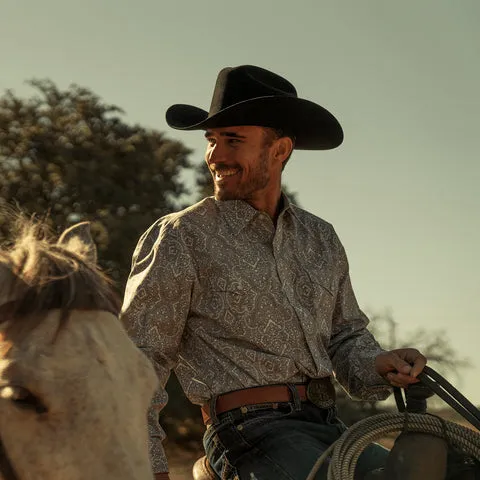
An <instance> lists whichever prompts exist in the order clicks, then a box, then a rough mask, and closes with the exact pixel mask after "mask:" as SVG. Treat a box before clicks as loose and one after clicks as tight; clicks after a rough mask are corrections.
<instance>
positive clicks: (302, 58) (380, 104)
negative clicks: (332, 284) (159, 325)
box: [0, 0, 480, 404]
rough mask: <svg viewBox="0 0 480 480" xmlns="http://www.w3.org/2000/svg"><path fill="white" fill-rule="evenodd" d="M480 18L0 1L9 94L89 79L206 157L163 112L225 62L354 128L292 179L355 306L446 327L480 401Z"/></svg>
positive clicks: (394, 5) (449, 4)
mask: <svg viewBox="0 0 480 480" xmlns="http://www.w3.org/2000/svg"><path fill="white" fill-rule="evenodd" d="M479 22H480V2H478V0H458V1H455V2H453V1H451V0H403V1H402V2H398V1H392V0H363V1H358V0H336V1H333V0H330V1H326V0H311V1H310V0H296V1H295V2H294V1H286V0H275V1H273V0H272V1H270V0H255V1H252V0H244V1H243V2H225V1H219V0H204V1H203V2H198V1H194V0H190V1H186V0H162V1H158V0H135V1H133V0H130V1H127V0H104V1H102V2H98V1H97V0H95V1H93V0H82V1H79V0H43V1H42V2H38V1H37V0H0V59H1V69H0V92H3V91H4V90H5V89H7V88H11V89H14V90H15V92H16V93H17V94H19V95H28V94H30V93H31V91H30V90H29V88H28V87H27V86H26V85H25V80H28V79H31V78H49V79H51V80H53V81H54V82H55V83H56V84H57V85H58V86H59V87H61V88H66V87H68V85H70V84H71V83H76V84H79V85H82V86H84V87H88V88H90V89H92V90H93V91H94V92H95V93H97V94H98V95H100V96H101V97H102V98H103V99H104V100H105V101H106V102H107V103H112V104H116V105H118V106H120V107H122V108H123V109H124V110H125V112H126V116H125V119H126V120H127V121H129V122H132V123H139V124H141V125H143V126H146V127H149V128H155V129H158V130H161V131H164V132H166V133H167V134H168V136H169V137H170V138H173V139H178V140H181V141H182V142H184V143H185V144H186V145H187V146H188V147H190V148H191V149H192V150H193V153H192V155H191V160H192V161H194V162H201V161H203V153H204V149H205V139H204V138H203V134H202V133H201V132H183V133H182V132H178V131H174V130H172V129H170V128H169V127H168V126H167V125H166V123H165V110H166V109H167V108H168V107H169V106H170V105H172V104H174V103H187V104H192V105H195V106H199V107H202V108H204V109H208V107H209V105H210V100H211V95H212V91H213V86H214V83H215V79H216V76H217V73H218V72H219V70H220V69H221V68H223V67H225V66H237V65H242V64H253V65H258V66H261V67H263V68H267V69H269V70H272V71H274V72H276V73H278V74H280V75H283V76H284V77H286V78H287V79H288V80H290V81H291V82H292V83H293V84H294V85H295V87H296V88H297V91H298V93H299V96H300V97H302V98H306V99H308V100H312V101H315V102H317V103H319V104H320V105H322V106H324V107H325V108H327V109H329V110H330V111H331V112H332V113H333V114H334V115H335V116H336V117H337V118H338V120H339V121H340V123H341V124H342V126H343V129H344V132H345V141H344V143H343V144H342V145H341V146H340V147H339V148H338V149H335V150H332V151H326V152H325V151H324V152H295V153H294V155H293V158H292V159H291V160H290V162H289V164H288V166H287V168H286V170H285V172H284V183H285V184H286V185H287V186H288V188H289V190H291V191H294V192H296V194H297V199H298V201H299V203H300V205H301V206H302V207H303V208H305V209H307V210H309V211H311V212H312V213H314V214H315V215H318V216H319V217H321V218H323V219H325V220H327V221H329V222H330V223H332V224H333V225H334V227H335V229H336V231H337V233H338V234H339V236H340V238H341V240H342V242H343V244H344V246H345V248H346V251H347V254H348V258H349V262H350V269H351V276H352V281H353V285H354V289H355V292H356V295H357V299H358V301H359V303H360V305H361V306H362V308H364V309H365V310H367V311H369V312H375V313H381V312H385V311H389V312H391V314H392V315H393V317H394V319H395V320H396V321H397V322H398V324H399V327H398V328H399V333H400V336H401V335H408V334H409V332H410V333H411V332H414V331H415V330H416V329H417V328H424V329H427V330H431V331H432V332H433V331H443V332H444V333H442V335H445V336H446V337H447V339H448V340H449V341H450V343H451V345H452V347H453V348H454V349H455V350H456V351H457V352H458V354H459V355H460V356H462V357H467V358H468V359H469V360H470V362H471V363H472V368H470V369H469V370H465V371H463V372H462V378H461V379H456V378H449V380H450V381H452V382H453V383H454V384H455V385H456V386H457V387H459V388H460V390H461V391H462V392H463V393H464V394H465V395H466V396H467V397H468V398H469V399H470V400H471V401H472V402H474V403H476V404H480V382H478V372H479V369H480V328H479V321H480V255H479V252H478V246H479V245H480V215H479V210H480V188H479V183H480V163H479V153H478V139H479V138H480V135H479V131H480V95H479V90H478V89H479V85H480V29H479V28H478V25H479ZM186 179H187V181H190V179H189V178H188V176H187V177H186ZM140 233H141V232H139V235H140ZM412 346H415V345H412Z"/></svg>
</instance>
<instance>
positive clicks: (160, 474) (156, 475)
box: [155, 472, 170, 480]
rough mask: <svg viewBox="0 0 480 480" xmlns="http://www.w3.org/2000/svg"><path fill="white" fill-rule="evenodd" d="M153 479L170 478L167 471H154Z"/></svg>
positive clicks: (162, 479) (166, 479) (167, 479)
mask: <svg viewBox="0 0 480 480" xmlns="http://www.w3.org/2000/svg"><path fill="white" fill-rule="evenodd" d="M155 480H170V477H169V476H168V472H162V473H156V474H155Z"/></svg>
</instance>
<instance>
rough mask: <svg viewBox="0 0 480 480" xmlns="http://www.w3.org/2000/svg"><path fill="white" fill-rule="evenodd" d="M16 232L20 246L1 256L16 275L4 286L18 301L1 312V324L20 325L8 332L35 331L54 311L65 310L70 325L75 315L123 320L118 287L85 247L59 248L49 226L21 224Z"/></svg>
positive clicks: (12, 245)
mask: <svg viewBox="0 0 480 480" xmlns="http://www.w3.org/2000/svg"><path fill="white" fill-rule="evenodd" d="M16 230H17V232H16V236H15V239H14V241H10V242H9V246H8V247H6V248H5V249H2V251H0V265H3V267H5V268H6V269H7V270H9V271H10V272H11V273H12V276H11V278H10V280H11V281H10V282H6V283H8V284H6V283H4V284H3V286H2V289H3V297H4V298H5V297H7V298H9V299H11V300H12V301H10V302H7V303H6V304H5V305H4V306H3V307H2V306H0V310H1V311H2V314H1V315H0V323H3V322H6V321H7V320H15V321H11V322H9V325H8V329H12V328H13V329H15V328H18V327H19V324H20V323H25V322H27V323H31V324H32V325H31V326H32V327H33V326H34V325H35V324H37V323H38V322H40V321H41V318H42V314H45V313H46V312H48V311H49V310H52V309H60V310H62V311H63V312H64V315H63V317H64V319H66V318H67V317H68V312H69V311H70V310H73V309H77V310H107V311H110V312H112V313H114V314H115V315H117V314H118V312H119V310H120V300H119V297H118V296H117V295H116V293H115V291H114V288H113V284H112V282H111V281H110V279H109V278H108V277H107V276H106V275H105V274H104V273H103V272H102V271H101V270H100V269H99V268H98V266H97V265H96V264H95V263H93V262H91V261H89V259H88V258H87V257H86V256H85V255H84V254H83V251H82V249H81V244H80V243H78V244H75V242H73V243H72V242H71V243H70V244H69V245H59V244H57V243H56V241H55V239H54V238H53V235H52V234H51V233H50V231H49V230H48V229H47V228H46V226H45V225H44V224H40V223H38V222H34V221H32V220H25V219H18V220H17V229H16ZM22 319H23V320H24V322H22V321H21V320H22ZM23 327H25V325H23Z"/></svg>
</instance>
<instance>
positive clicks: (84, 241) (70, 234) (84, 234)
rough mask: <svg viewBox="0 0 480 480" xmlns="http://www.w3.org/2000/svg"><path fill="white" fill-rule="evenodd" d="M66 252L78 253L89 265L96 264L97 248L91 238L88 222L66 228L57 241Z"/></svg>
mask: <svg viewBox="0 0 480 480" xmlns="http://www.w3.org/2000/svg"><path fill="white" fill-rule="evenodd" d="M57 245H61V246H63V247H65V248H67V249H68V250H70V251H72V252H75V253H78V254H79V255H81V256H82V257H84V258H86V259H87V260H88V261H89V262H91V263H95V264H96V263H97V246H96V245H95V242H94V241H93V238H92V232H91V231H90V222H81V223H77V224H75V225H72V226H71V227H69V228H67V229H66V230H65V231H64V232H63V233H62V235H60V238H59V239H58V241H57Z"/></svg>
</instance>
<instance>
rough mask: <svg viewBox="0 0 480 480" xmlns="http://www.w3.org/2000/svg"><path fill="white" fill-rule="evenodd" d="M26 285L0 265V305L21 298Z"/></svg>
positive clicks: (4, 266)
mask: <svg viewBox="0 0 480 480" xmlns="http://www.w3.org/2000/svg"><path fill="white" fill-rule="evenodd" d="M27 288H28V285H27V284H26V283H25V282H24V281H23V280H22V279H21V278H20V277H17V275H15V274H14V273H13V272H12V270H11V269H10V268H9V267H8V266H7V265H5V264H4V263H0V305H3V304H4V303H7V302H12V301H13V300H17V299H19V298H21V297H22V295H23V293H24V292H25V290H26V289H27Z"/></svg>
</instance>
